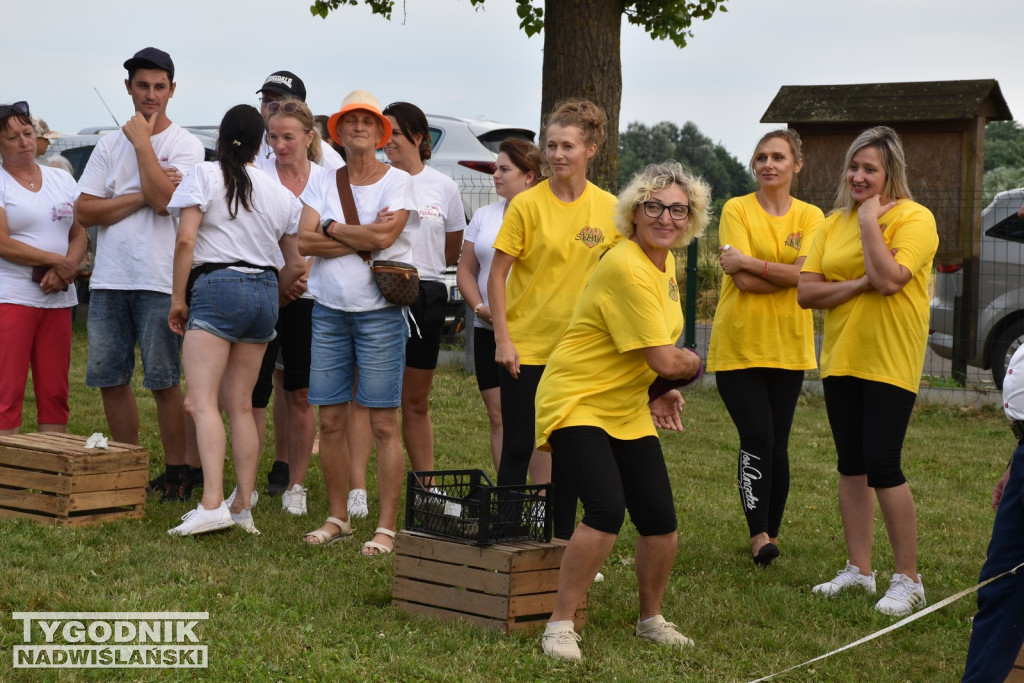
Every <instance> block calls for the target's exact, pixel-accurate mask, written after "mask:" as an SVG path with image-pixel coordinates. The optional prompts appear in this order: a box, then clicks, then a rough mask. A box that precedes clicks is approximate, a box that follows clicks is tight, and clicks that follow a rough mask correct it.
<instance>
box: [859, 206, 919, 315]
mask: <svg viewBox="0 0 1024 683" xmlns="http://www.w3.org/2000/svg"><path fill="white" fill-rule="evenodd" d="M894 206H896V202H890V203H888V204H882V203H880V201H879V199H878V195H875V196H874V197H871V198H870V199H868V200H867V201H865V202H864V203H863V204H861V205H860V209H858V210H857V218H858V221H859V222H860V241H861V245H862V246H863V248H864V272H865V273H866V274H867V278H868V280H869V281H870V282H871V286H872V287H874V288H875V289H876V290H878V291H879V292H880V293H881V294H883V295H884V296H892V295H893V294H896V293H898V292H899V291H900V290H902V289H903V287H905V286H906V284H907V283H908V282H910V280H911V278H912V277H913V273H911V272H910V270H908V269H907V267H906V266H903V265H900V264H899V263H898V262H897V261H896V257H895V255H894V254H893V253H892V252H890V251H889V247H888V245H886V243H885V239H884V238H883V237H882V229H881V226H880V225H879V223H878V219H879V218H881V217H882V214H884V213H885V212H886V211H888V210H889V209H891V208H892V207H894Z"/></svg>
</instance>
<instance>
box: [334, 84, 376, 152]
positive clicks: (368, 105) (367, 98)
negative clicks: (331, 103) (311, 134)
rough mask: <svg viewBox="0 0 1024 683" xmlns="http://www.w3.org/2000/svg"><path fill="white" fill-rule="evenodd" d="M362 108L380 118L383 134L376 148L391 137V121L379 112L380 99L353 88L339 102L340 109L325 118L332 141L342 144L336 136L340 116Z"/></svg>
mask: <svg viewBox="0 0 1024 683" xmlns="http://www.w3.org/2000/svg"><path fill="white" fill-rule="evenodd" d="M357 109H362V110H363V111H368V112H370V113H371V114H373V115H374V116H376V117H377V118H378V119H380V125H381V129H382V131H383V134H382V135H381V138H380V141H379V142H377V149H380V148H381V147H383V146H384V145H385V144H387V141H388V140H390V139H391V121H389V120H388V118H387V117H386V116H384V114H382V113H380V100H378V99H377V98H376V97H375V96H374V95H373V93H370V92H367V91H366V90H353V91H352V92H350V93H349V94H348V95H345V99H344V100H342V102H341V111H339V112H338V113H337V114H334V115H333V116H331V118H329V119H327V132H328V133H330V135H331V137H332V138H334V141H335V142H337V143H338V144H339V145H340V144H343V143H342V142H341V138H340V137H339V136H338V121H340V120H341V117H342V116H344V115H345V114H347V113H348V112H350V111H355V110H357Z"/></svg>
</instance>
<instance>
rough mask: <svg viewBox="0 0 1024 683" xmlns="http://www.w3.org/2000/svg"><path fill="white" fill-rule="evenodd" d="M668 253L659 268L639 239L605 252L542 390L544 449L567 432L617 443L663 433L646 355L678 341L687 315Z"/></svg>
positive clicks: (551, 361)
mask: <svg viewBox="0 0 1024 683" xmlns="http://www.w3.org/2000/svg"><path fill="white" fill-rule="evenodd" d="M675 272H676V266H675V259H673V257H672V255H671V254H669V256H668V261H667V263H666V264H665V271H664V272H662V271H660V270H658V268H657V266H655V265H654V264H653V263H652V262H651V260H650V259H649V258H648V257H647V255H646V254H645V253H644V252H643V250H642V249H641V248H640V247H639V246H638V245H637V244H636V243H635V242H633V241H632V240H623V241H621V242H619V243H618V244H616V245H615V246H614V247H613V248H612V249H610V250H609V251H608V253H607V254H605V257H604V258H603V259H601V262H600V263H599V264H598V265H597V267H596V268H595V269H594V273H593V275H591V277H590V282H589V283H588V284H587V288H586V290H585V291H584V292H583V296H582V297H581V298H580V301H579V304H578V305H577V306H576V310H575V312H574V313H573V316H572V321H571V322H570V323H569V327H568V329H567V330H566V331H565V336H564V337H562V340H561V341H560V342H558V345H557V346H556V347H555V350H554V352H553V353H552V354H551V358H550V359H549V360H548V364H547V367H546V368H545V369H544V374H543V375H542V376H541V379H540V384H539V385H538V387H537V397H536V409H537V434H536V436H537V447H538V448H540V449H542V450H551V449H550V446H548V445H547V440H548V437H549V436H550V435H551V432H552V431H554V430H556V429H560V428H563V427H577V426H584V425H586V426H591V427H599V428H601V429H603V430H604V431H605V432H607V433H608V434H609V435H610V436H612V437H614V438H616V439H623V440H632V439H639V438H642V437H645V436H652V435H657V430H656V429H655V428H654V421H653V419H652V418H651V412H650V409H649V408H648V407H647V402H648V400H647V387H649V386H650V384H651V382H653V381H654V379H655V377H656V375H655V373H654V371H653V370H651V368H650V367H649V366H648V365H647V360H646V358H645V356H644V349H645V348H649V347H654V346H668V345H672V344H675V343H676V340H677V339H678V338H679V335H680V334H682V332H683V310H682V307H681V306H680V305H679V287H678V286H677V284H676V278H675Z"/></svg>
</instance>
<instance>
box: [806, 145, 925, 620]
mask: <svg viewBox="0 0 1024 683" xmlns="http://www.w3.org/2000/svg"><path fill="white" fill-rule="evenodd" d="M938 245H939V237H938V234H937V233H936V230H935V218H934V217H933V216H932V214H931V212H930V211H929V210H928V209H926V208H925V207H923V206H921V205H920V204H918V203H916V202H914V201H913V200H912V198H911V196H910V188H909V186H908V184H907V164H906V160H905V157H904V154H903V144H902V142H901V141H900V138H899V136H898V135H897V134H896V131H894V130H893V129H892V128H889V127H887V126H878V127H875V128H869V129H868V130H866V131H864V132H863V133H861V134H860V135H858V136H857V139H855V140H854V141H853V144H851V145H850V148H849V150H847V152H846V160H845V163H844V165H843V172H842V175H841V178H840V181H839V189H838V191H837V193H836V203H835V206H834V207H833V209H832V213H830V214H829V216H828V218H827V219H826V221H825V225H824V227H822V229H821V230H820V231H819V232H818V234H817V236H816V237H815V238H814V242H813V244H812V245H811V250H810V253H809V254H808V255H807V260H806V261H805V262H804V266H803V269H802V271H801V273H800V283H799V285H797V298H798V300H799V302H800V305H801V306H803V307H805V308H823V309H825V331H824V338H823V341H822V349H821V377H822V388H823V390H824V393H825V407H826V409H827V411H828V421H829V424H830V425H831V427H832V437H833V439H834V440H835V444H836V451H837V452H838V456H839V464H838V470H839V512H840V514H841V515H842V520H843V533H844V535H845V537H846V549H847V552H848V554H849V559H848V560H847V562H846V566H845V567H844V568H843V569H841V570H840V571H839V573H838V574H837V575H836V577H835V578H834V579H832V580H831V581H826V582H825V583H821V584H818V585H817V586H815V587H814V588H813V592H814V593H817V594H820V595H827V596H833V595H836V594H837V593H839V592H840V591H842V590H844V589H846V588H859V589H861V590H864V591H865V592H867V593H868V594H870V595H874V594H875V572H873V571H871V539H872V535H873V526H874V519H875V499H876V498H877V499H878V503H879V506H880V507H881V508H882V518H883V519H884V520H885V528H886V531H887V532H888V535H889V543H890V544H891V545H892V551H893V559H894V562H895V573H894V574H893V576H892V581H891V582H890V584H889V589H888V590H887V591H886V593H885V595H884V596H883V597H882V599H881V600H879V601H878V602H877V603H876V604H875V609H876V610H878V611H879V612H882V613H883V614H889V615H892V616H902V615H905V614H910V613H911V612H912V611H914V609H917V608H919V607H924V606H925V604H926V603H925V599H924V586H923V584H922V583H921V576H920V575H919V574H918V573H917V518H916V514H915V511H914V498H913V496H912V495H911V493H910V486H909V485H908V484H907V479H906V477H905V476H904V475H903V470H902V469H901V467H900V459H901V454H902V450H903V437H904V436H905V434H906V431H907V424H908V423H909V421H910V414H911V412H912V411H913V409H914V401H915V400H916V398H917V391H918V387H919V385H920V383H921V370H922V367H923V365H924V352H925V344H926V343H927V340H928V314H929V296H928V285H929V282H930V281H931V275H932V259H933V258H934V256H935V251H936V249H937V248H938Z"/></svg>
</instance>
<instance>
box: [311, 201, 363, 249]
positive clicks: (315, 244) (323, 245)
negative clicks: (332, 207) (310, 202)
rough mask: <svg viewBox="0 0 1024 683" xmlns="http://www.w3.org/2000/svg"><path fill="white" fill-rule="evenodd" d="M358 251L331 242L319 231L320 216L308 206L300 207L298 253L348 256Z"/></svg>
mask: <svg viewBox="0 0 1024 683" xmlns="http://www.w3.org/2000/svg"><path fill="white" fill-rule="evenodd" d="M356 251H358V249H353V248H352V247H350V246H348V245H347V244H342V243H341V242H338V241H337V240H332V239H331V238H330V237H328V236H327V235H325V234H323V232H321V230H320V214H319V212H317V211H316V210H315V209H311V208H310V207H308V206H303V207H302V215H301V216H300V217H299V253H300V254H302V255H303V256H322V257H325V258H330V257H332V256H348V255H349V254H354V253H356Z"/></svg>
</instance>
